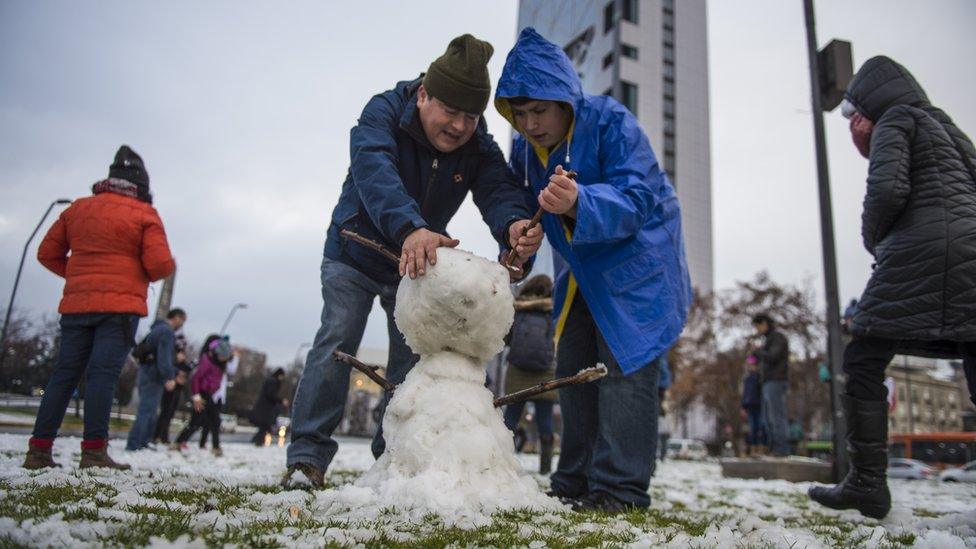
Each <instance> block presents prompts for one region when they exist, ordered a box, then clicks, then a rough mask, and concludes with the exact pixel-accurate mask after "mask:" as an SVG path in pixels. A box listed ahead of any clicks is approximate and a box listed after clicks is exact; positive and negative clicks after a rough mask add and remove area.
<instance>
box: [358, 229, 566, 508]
mask: <svg viewBox="0 0 976 549" xmlns="http://www.w3.org/2000/svg"><path fill="white" fill-rule="evenodd" d="M508 279H509V276H508V273H507V272H506V270H505V269H504V268H503V267H502V266H501V265H499V264H498V263H494V262H491V261H488V260H487V259H484V258H482V257H478V256H476V255H473V254H471V253H468V252H465V251H461V250H456V249H450V248H441V249H439V250H437V264H436V265H431V266H430V268H429V269H428V271H427V274H426V275H425V276H421V277H418V278H416V279H410V278H404V279H403V281H402V282H401V283H400V286H399V288H398V290H397V300H396V310H395V312H394V317H395V319H396V323H397V326H398V327H399V328H400V331H401V332H403V335H404V336H405V337H406V340H407V344H409V345H410V348H411V349H413V351H414V352H415V353H417V354H419V355H420V361H419V362H417V364H416V366H414V368H413V369H412V370H411V371H410V373H409V374H408V375H407V377H406V380H405V381H404V382H403V383H402V384H400V385H399V386H397V388H396V392H395V393H394V395H393V398H392V399H391V400H390V403H389V405H388V406H387V409H386V416H385V418H384V420H383V433H384V437H385V438H386V451H385V453H384V454H383V455H382V456H381V457H380V458H379V460H377V461H376V463H375V464H374V465H373V467H372V468H371V469H370V470H369V471H367V473H366V474H365V475H364V476H363V477H362V478H361V479H360V481H359V482H358V483H357V485H358V486H360V487H364V488H365V487H368V488H372V489H373V491H375V492H376V496H377V497H378V499H379V501H382V502H384V503H385V504H386V505H388V506H394V507H397V508H400V509H421V510H424V512H427V511H433V512H436V513H439V514H442V515H444V514H457V513H459V512H461V513H463V512H464V511H466V510H467V511H471V512H473V513H484V514H490V513H492V512H494V511H497V510H501V509H513V508H526V507H533V508H547V509H554V508H556V507H557V506H558V503H557V502H556V501H555V500H553V499H551V498H548V497H547V496H545V495H544V494H543V493H542V492H541V490H540V488H539V485H538V483H537V482H536V481H535V480H534V479H533V478H532V477H531V476H529V475H528V474H527V473H525V472H524V471H523V469H522V467H521V465H520V464H519V462H518V460H517V459H516V457H515V450H514V448H513V443H512V433H511V432H510V431H509V430H508V429H506V428H505V425H504V423H503V420H502V414H501V412H500V411H499V410H497V409H496V408H495V407H494V406H493V395H492V393H491V391H489V390H488V389H487V388H486V387H485V369H484V367H483V366H482V365H483V364H484V363H485V362H486V361H487V360H488V359H490V358H491V357H493V356H494V355H495V354H497V353H498V352H499V351H501V349H502V347H503V346H504V342H503V338H504V337H505V334H506V333H508V330H509V328H510V326H511V324H512V320H513V317H514V304H513V298H512V294H511V292H510V291H509V287H508Z"/></svg>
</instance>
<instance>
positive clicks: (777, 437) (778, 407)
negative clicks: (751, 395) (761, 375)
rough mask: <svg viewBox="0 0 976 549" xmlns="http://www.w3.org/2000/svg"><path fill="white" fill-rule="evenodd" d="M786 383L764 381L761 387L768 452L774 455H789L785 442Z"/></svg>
mask: <svg viewBox="0 0 976 549" xmlns="http://www.w3.org/2000/svg"><path fill="white" fill-rule="evenodd" d="M788 388H789V383H788V382H786V381H775V380H770V381H764V382H763V385H762V396H763V403H762V409H763V415H764V416H765V418H766V427H767V431H766V437H767V439H768V440H769V450H770V451H771V452H772V453H773V454H775V455H781V456H785V455H789V453H790V445H789V443H788V442H787V440H786V431H787V424H786V391H787V389H788Z"/></svg>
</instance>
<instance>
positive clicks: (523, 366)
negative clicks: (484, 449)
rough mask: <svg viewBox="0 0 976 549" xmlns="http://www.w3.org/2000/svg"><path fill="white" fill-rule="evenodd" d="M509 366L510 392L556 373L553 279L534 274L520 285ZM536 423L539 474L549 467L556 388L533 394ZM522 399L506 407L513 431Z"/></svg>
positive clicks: (507, 422)
mask: <svg viewBox="0 0 976 549" xmlns="http://www.w3.org/2000/svg"><path fill="white" fill-rule="evenodd" d="M507 343H508V344H509V349H510V351H509V353H508V369H507V370H506V371H505V393H506V394H511V393H515V392H517V391H521V390H523V389H528V388H529V387H532V386H533V385H538V384H540V383H544V382H546V381H549V380H551V379H552V378H553V377H554V376H555V373H556V362H555V354H556V344H555V341H554V340H553V321H552V279H551V278H549V277H548V276H546V275H536V276H533V277H532V278H530V279H529V280H527V281H526V282H525V283H524V284H523V285H522V287H521V288H519V293H518V296H517V297H516V299H515V320H514V322H513V323H512V331H511V332H510V333H509V334H508V342H507ZM530 402H532V405H533V407H534V408H535V416H534V421H535V426H536V429H538V431H539V474H540V475H547V474H549V471H550V470H551V469H552V450H553V429H552V407H553V405H554V404H555V403H556V392H555V391H549V392H546V393H542V394H540V395H537V396H536V397H535V398H533V399H532V400H531V401H530ZM524 408H525V401H522V402H516V403H515V404H509V405H508V406H506V407H505V426H506V427H508V429H509V430H510V431H512V432H513V433H514V432H516V427H518V424H519V421H520V420H521V419H522V411H523V410H524Z"/></svg>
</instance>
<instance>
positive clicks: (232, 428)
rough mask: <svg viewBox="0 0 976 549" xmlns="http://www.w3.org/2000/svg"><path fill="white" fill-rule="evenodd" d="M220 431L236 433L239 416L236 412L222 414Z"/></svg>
mask: <svg viewBox="0 0 976 549" xmlns="http://www.w3.org/2000/svg"><path fill="white" fill-rule="evenodd" d="M220 431H221V432H223V433H236V432H237V416H235V415H234V414H220Z"/></svg>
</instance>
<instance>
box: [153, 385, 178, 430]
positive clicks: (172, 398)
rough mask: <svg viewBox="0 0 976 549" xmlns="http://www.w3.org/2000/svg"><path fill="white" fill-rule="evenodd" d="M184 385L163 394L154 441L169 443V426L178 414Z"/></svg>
mask: <svg viewBox="0 0 976 549" xmlns="http://www.w3.org/2000/svg"><path fill="white" fill-rule="evenodd" d="M182 390H183V386H182V385H177V386H176V388H174V389H173V390H172V391H164V392H163V401H162V404H161V405H160V407H159V418H158V419H157V420H156V430H155V431H154V432H153V440H158V441H160V442H162V443H164V444H168V443H169V426H170V423H172V421H173V415H174V414H176V408H177V407H178V406H179V403H180V393H181V392H182Z"/></svg>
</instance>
